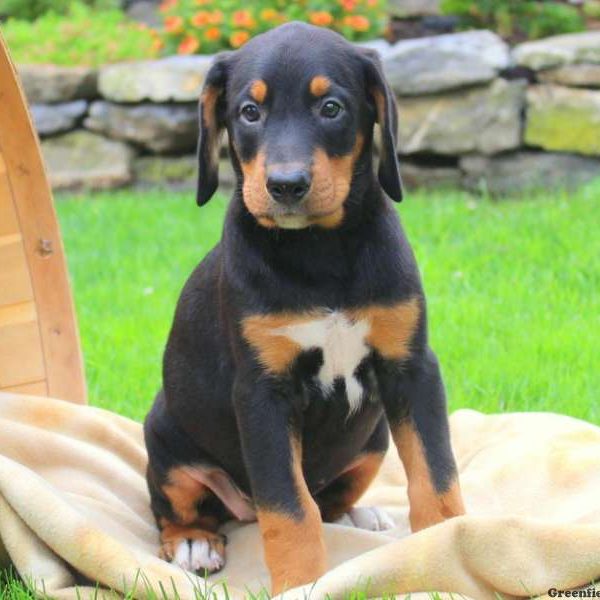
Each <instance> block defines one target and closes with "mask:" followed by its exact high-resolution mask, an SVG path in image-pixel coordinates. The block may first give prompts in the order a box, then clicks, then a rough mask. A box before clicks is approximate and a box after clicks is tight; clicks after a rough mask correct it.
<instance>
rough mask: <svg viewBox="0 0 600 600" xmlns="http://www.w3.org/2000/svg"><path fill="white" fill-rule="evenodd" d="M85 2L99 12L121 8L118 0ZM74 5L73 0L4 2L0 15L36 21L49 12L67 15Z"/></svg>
mask: <svg viewBox="0 0 600 600" xmlns="http://www.w3.org/2000/svg"><path fill="white" fill-rule="evenodd" d="M83 2H84V3H85V4H86V5H87V6H90V7H92V8H95V9H97V10H111V9H117V8H119V1H118V0H83ZM72 4H73V0H3V2H2V4H1V5H0V14H2V15H3V16H5V17H13V18H15V19H24V20H27V21H34V20H35V19H38V18H39V17H41V16H43V15H45V14H46V13H49V12H53V13H56V14H59V15H64V14H67V13H68V12H69V9H70V7H71V5H72Z"/></svg>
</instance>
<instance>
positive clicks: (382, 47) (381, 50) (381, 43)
mask: <svg viewBox="0 0 600 600" xmlns="http://www.w3.org/2000/svg"><path fill="white" fill-rule="evenodd" d="M356 45H357V46H359V47H361V48H370V49H371V50H375V51H376V52H377V53H378V54H379V56H381V57H382V58H383V57H384V56H385V55H386V54H387V53H388V52H390V50H391V49H392V48H393V47H394V46H392V44H390V43H389V42H388V41H387V40H385V39H383V38H375V39H374V40H367V41H366V42H356Z"/></svg>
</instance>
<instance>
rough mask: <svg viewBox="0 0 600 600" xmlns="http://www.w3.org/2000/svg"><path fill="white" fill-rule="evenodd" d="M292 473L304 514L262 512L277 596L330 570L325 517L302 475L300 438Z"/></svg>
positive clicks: (295, 445)
mask: <svg viewBox="0 0 600 600" xmlns="http://www.w3.org/2000/svg"><path fill="white" fill-rule="evenodd" d="M292 472H293V475H294V481H295V484H296V492H297V494H298V498H299V500H300V505H301V506H302V509H303V512H304V515H303V517H302V518H301V519H297V518H296V517H294V516H293V515H288V514H285V513H282V512H276V511H273V510H259V511H258V523H259V527H260V531H261V535H262V538H263V544H264V552H265V560H266V563H267V566H268V568H269V572H270V573H271V593H272V594H273V595H276V594H279V593H281V592H283V591H284V590H286V589H290V588H293V587H296V586H298V585H302V584H304V583H309V582H310V581H314V580H315V579H317V578H318V577H320V576H321V575H323V573H325V571H326V569H327V559H326V552H325V544H324V541H323V531H322V529H323V528H322V523H321V516H320V513H319V508H318V507H317V505H316V503H315V501H314V500H313V498H312V496H311V495H310V492H309V491H308V487H307V485H306V482H305V480H304V475H303V474H302V449H301V445H300V442H299V441H297V440H293V441H292Z"/></svg>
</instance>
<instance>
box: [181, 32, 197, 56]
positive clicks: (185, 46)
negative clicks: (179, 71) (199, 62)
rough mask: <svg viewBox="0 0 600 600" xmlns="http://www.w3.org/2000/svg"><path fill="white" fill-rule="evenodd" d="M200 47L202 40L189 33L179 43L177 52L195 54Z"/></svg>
mask: <svg viewBox="0 0 600 600" xmlns="http://www.w3.org/2000/svg"><path fill="white" fill-rule="evenodd" d="M198 48H200V42H199V41H198V40H197V39H196V38H195V37H194V36H193V35H187V36H186V37H184V38H183V41H182V42H181V44H179V46H178V48H177V54H194V52H196V50H198Z"/></svg>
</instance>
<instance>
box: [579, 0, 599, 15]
mask: <svg viewBox="0 0 600 600" xmlns="http://www.w3.org/2000/svg"><path fill="white" fill-rule="evenodd" d="M583 13H584V14H585V16H586V17H591V18H592V19H600V0H588V1H587V2H586V3H585V4H584V5H583Z"/></svg>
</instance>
